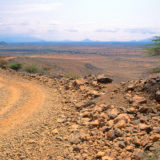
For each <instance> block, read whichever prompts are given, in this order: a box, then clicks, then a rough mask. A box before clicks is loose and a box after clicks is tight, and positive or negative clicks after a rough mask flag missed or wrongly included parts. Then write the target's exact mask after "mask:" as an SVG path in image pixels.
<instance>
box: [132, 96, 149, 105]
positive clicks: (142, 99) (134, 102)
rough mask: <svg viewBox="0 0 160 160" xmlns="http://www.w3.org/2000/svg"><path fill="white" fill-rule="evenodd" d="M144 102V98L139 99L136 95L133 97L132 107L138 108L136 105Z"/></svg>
mask: <svg viewBox="0 0 160 160" xmlns="http://www.w3.org/2000/svg"><path fill="white" fill-rule="evenodd" d="M146 102H147V100H146V98H144V97H140V96H138V95H135V96H134V97H133V106H138V105H140V104H143V103H146Z"/></svg>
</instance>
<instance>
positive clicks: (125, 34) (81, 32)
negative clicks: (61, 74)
mask: <svg viewBox="0 0 160 160" xmlns="http://www.w3.org/2000/svg"><path fill="white" fill-rule="evenodd" d="M159 16H160V0H0V36H2V35H23V36H30V37H36V38H39V39H43V40H46V41H62V40H72V41H80V40H84V39H90V40H97V41H130V40H142V39H147V38H150V37H153V36H156V35H160V20H159Z"/></svg>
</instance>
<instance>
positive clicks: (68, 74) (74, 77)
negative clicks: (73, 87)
mask: <svg viewBox="0 0 160 160" xmlns="http://www.w3.org/2000/svg"><path fill="white" fill-rule="evenodd" d="M63 76H64V77H65V78H73V79H79V78H80V75H78V74H74V73H65V74H64V75H63Z"/></svg>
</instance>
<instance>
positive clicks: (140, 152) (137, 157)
mask: <svg viewBox="0 0 160 160" xmlns="http://www.w3.org/2000/svg"><path fill="white" fill-rule="evenodd" d="M133 155H134V158H135V160H142V158H143V157H144V152H143V150H141V149H136V150H135V151H134V153H133Z"/></svg>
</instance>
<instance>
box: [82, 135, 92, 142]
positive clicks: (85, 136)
mask: <svg viewBox="0 0 160 160" xmlns="http://www.w3.org/2000/svg"><path fill="white" fill-rule="evenodd" d="M80 139H81V141H82V142H83V141H88V140H89V139H90V135H89V134H84V133H83V134H81V136H80Z"/></svg>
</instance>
